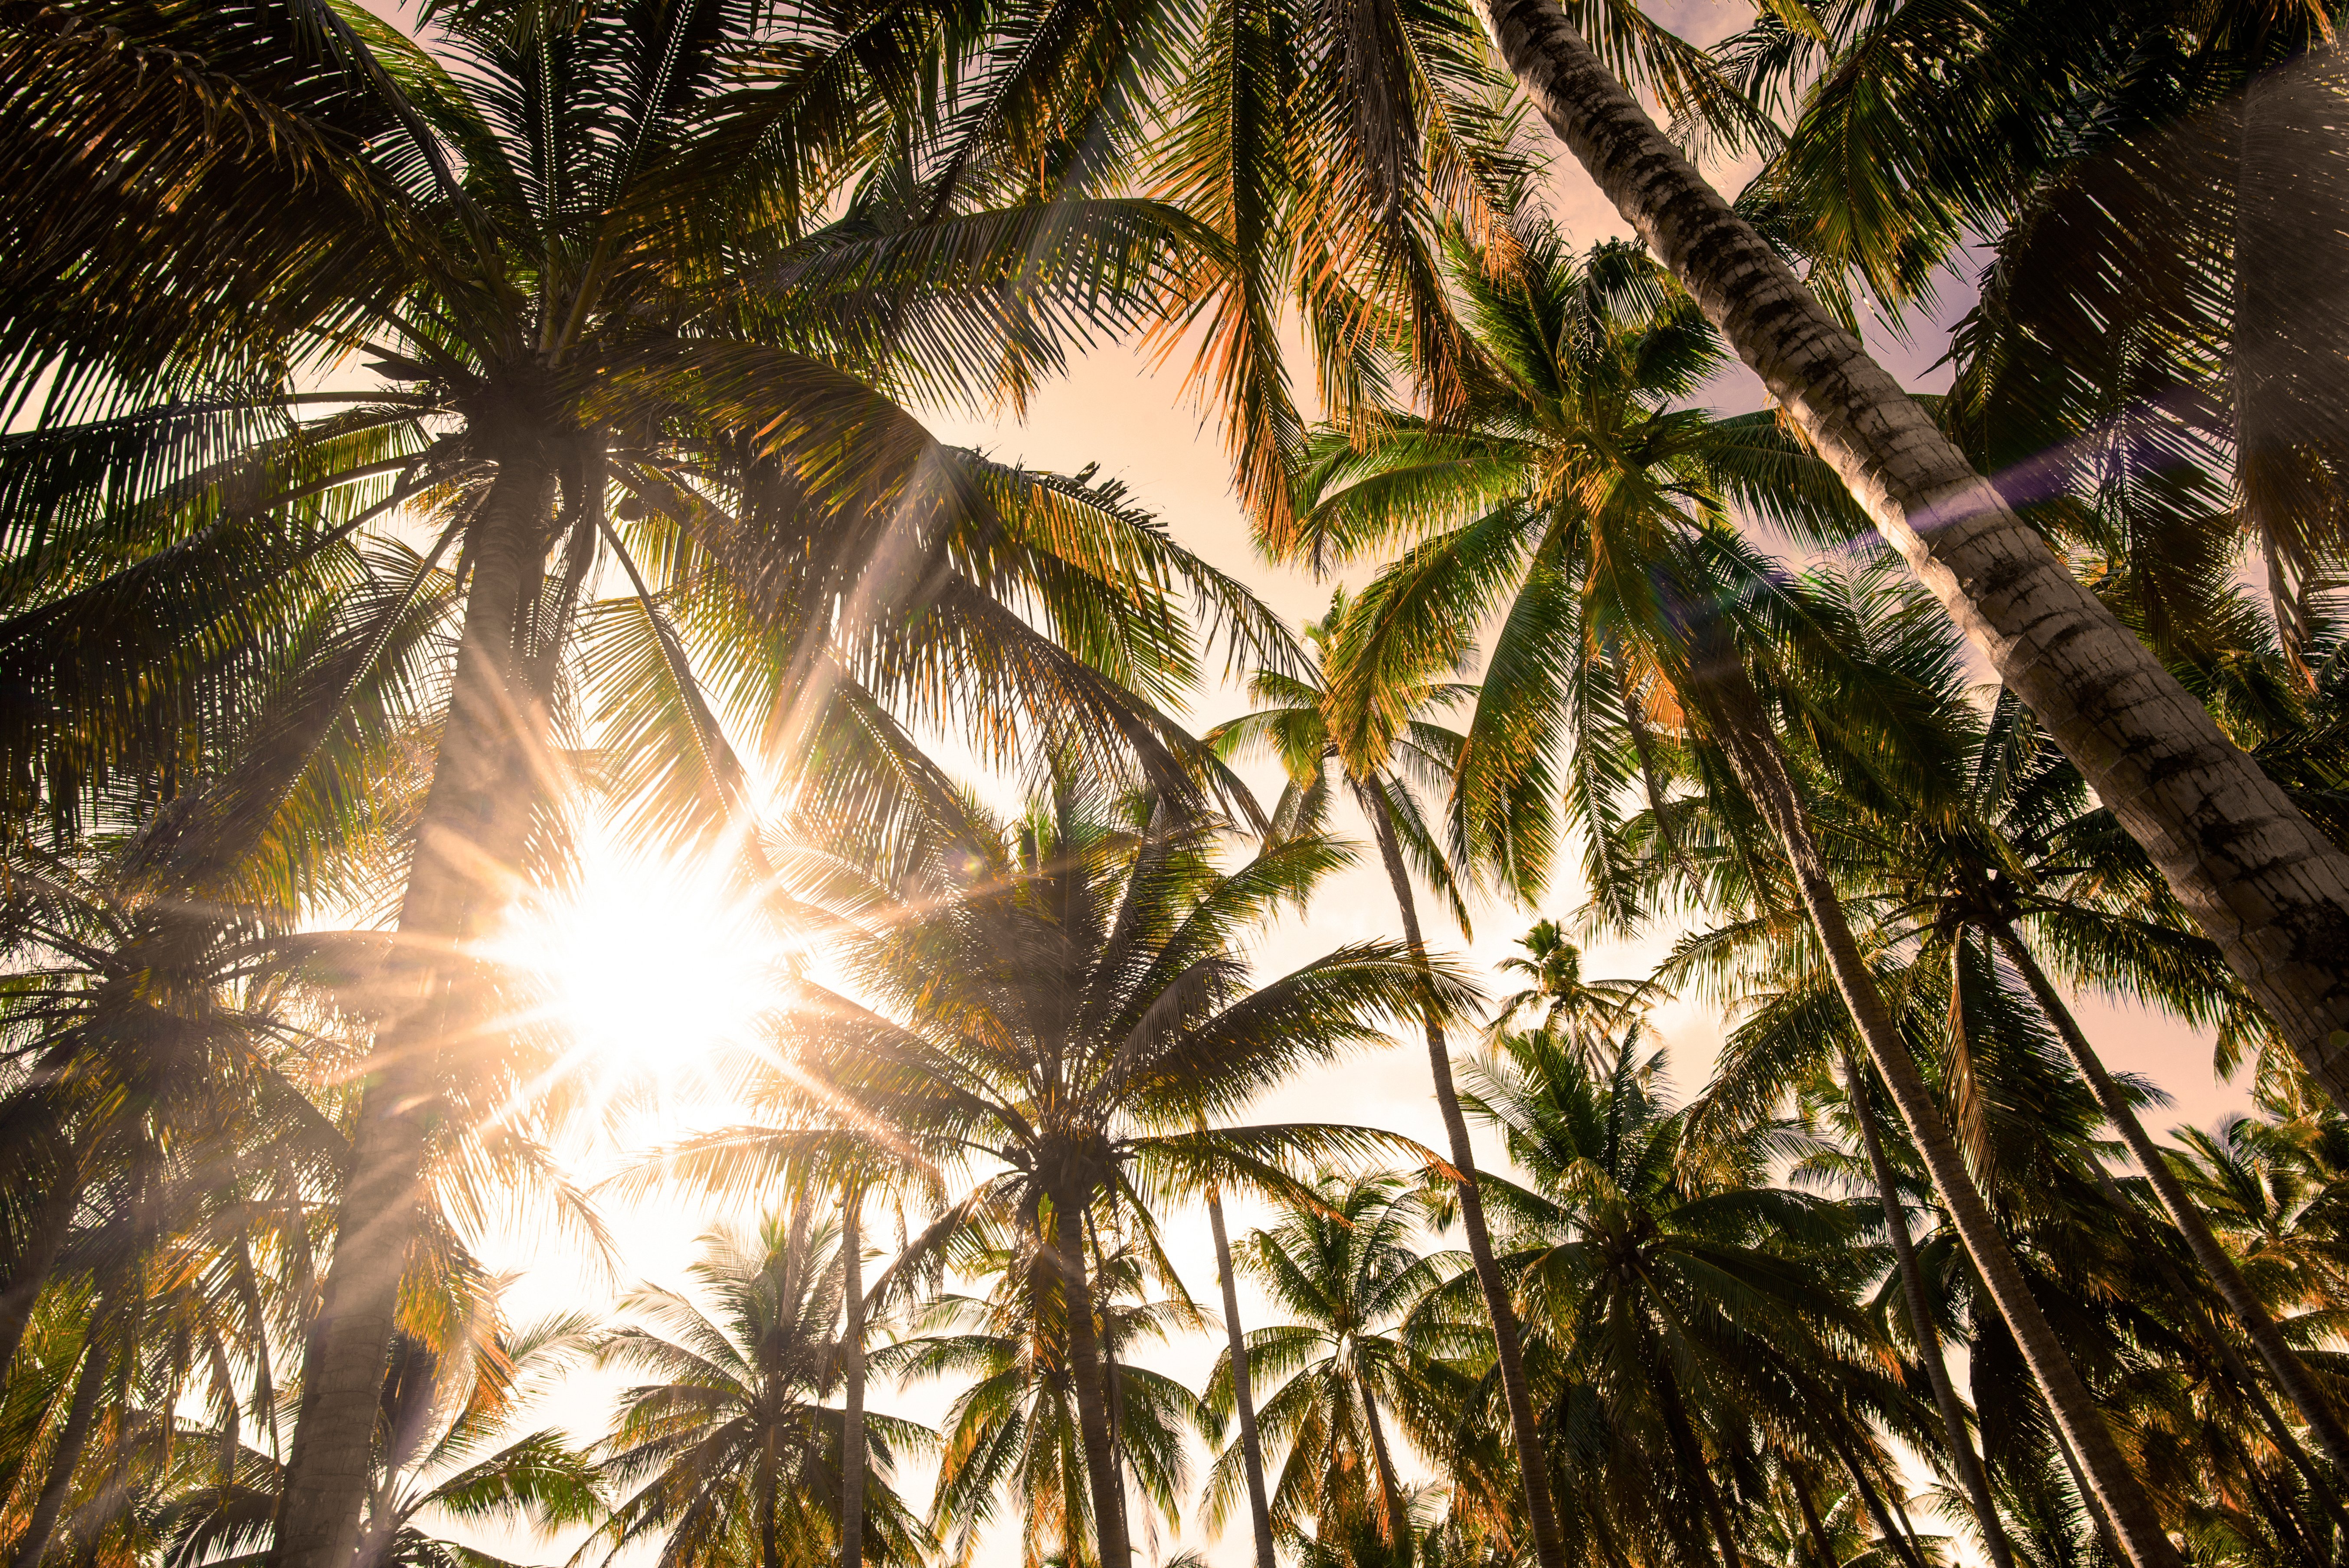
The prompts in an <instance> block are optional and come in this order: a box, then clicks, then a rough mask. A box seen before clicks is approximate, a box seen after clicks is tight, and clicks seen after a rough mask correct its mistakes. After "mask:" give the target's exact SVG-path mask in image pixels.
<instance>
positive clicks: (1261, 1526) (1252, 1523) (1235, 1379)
mask: <svg viewBox="0 0 2349 1568" xmlns="http://www.w3.org/2000/svg"><path fill="white" fill-rule="evenodd" d="M1207 1226H1208V1229H1210V1230H1211V1231H1213V1232H1214V1233H1215V1237H1216V1277H1217V1279H1218V1281H1219V1282H1220V1283H1221V1284H1222V1286H1223V1292H1224V1335H1225V1337H1226V1341H1227V1342H1228V1343H1229V1345H1230V1346H1231V1357H1232V1405H1233V1408H1235V1409H1236V1410H1237V1412H1238V1414H1239V1425H1240V1469H1241V1470H1244V1471H1245V1472H1247V1494H1248V1528H1249V1531H1250V1532H1251V1533H1252V1534H1253V1536H1254V1538H1255V1542H1256V1568H1274V1563H1273V1557H1272V1506H1271V1503H1270V1501H1268V1499H1267V1498H1266V1496H1265V1491H1264V1444H1263V1442H1262V1441H1261V1440H1260V1439H1258V1438H1257V1430H1256V1393H1255V1390H1254V1389H1253V1388H1252V1387H1250V1386H1249V1382H1248V1365H1247V1337H1246V1336H1244V1335H1242V1334H1241V1333H1240V1292H1239V1282H1238V1281H1237V1279H1236V1278H1235V1277H1234V1276H1233V1274H1232V1243H1231V1242H1230V1240H1229V1238H1227V1237H1226V1235H1225V1233H1224V1200H1223V1197H1222V1195H1221V1194H1220V1193H1218V1192H1217V1191H1216V1189H1214V1188H1213V1187H1210V1188H1208V1189H1207Z"/></svg>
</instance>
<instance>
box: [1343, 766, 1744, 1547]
mask: <svg viewBox="0 0 2349 1568" xmlns="http://www.w3.org/2000/svg"><path fill="white" fill-rule="evenodd" d="M1357 795H1358V796H1359V798H1360V799H1361V803H1362V809H1363V810H1364V812H1365V814H1367V815H1368V816H1369V818H1370V819H1371V834H1372V836H1373V837H1375V838H1376V839H1377V840H1378V845H1379V857H1380V859H1381V861H1384V862H1385V864H1386V869H1387V881H1388V882H1390V883H1392V886H1393V888H1394V895H1395V904H1396V907H1397V908H1398V909H1399V910H1400V911H1401V912H1402V935H1403V940H1404V941H1405V942H1406V943H1408V944H1410V945H1411V950H1412V952H1413V954H1418V955H1420V956H1421V957H1422V958H1423V959H1424V957H1425V955H1426V953H1427V944H1425V943H1424V942H1423V941H1422V940H1421V939H1420V934H1419V906H1418V904H1417V903H1416V902H1415V901H1414V900H1413V897H1412V892H1411V872H1410V871H1409V870H1408V869H1407V868H1405V866H1404V865H1403V863H1402V848H1401V846H1399V845H1398V844H1397V843H1396V841H1395V830H1394V820H1393V819H1392V818H1391V817H1390V816H1388V814H1387V809H1386V800H1385V799H1384V797H1382V796H1381V795H1380V794H1379V793H1378V791H1377V789H1375V788H1362V789H1358V790H1357ZM1427 1068H1428V1072H1429V1075H1430V1076H1431V1077H1433V1078H1434V1080H1435V1104H1436V1108H1437V1109H1439V1110H1441V1111H1442V1112H1443V1115H1444V1138H1445V1140H1446V1141H1447V1143H1448V1145H1449V1152H1450V1154H1451V1156H1452V1167H1453V1169H1454V1170H1455V1171H1458V1172H1459V1173H1460V1181H1459V1191H1460V1226H1461V1229H1462V1230H1464V1231H1465V1232H1466V1233H1467V1234H1468V1256H1469V1259H1470V1261H1471V1262H1473V1263H1474V1264H1475V1268H1476V1284H1477V1285H1478V1287H1479V1288H1480V1289H1482V1290H1483V1292H1484V1295H1485V1315H1486V1316H1487V1317H1489V1318H1490V1319H1491V1320H1492V1324H1493V1361H1494V1365H1495V1368H1496V1369H1497V1370H1498V1371H1499V1373H1500V1375H1501V1398H1502V1400H1503V1401H1504V1403H1506V1406H1507V1407H1508V1411H1509V1437H1510V1439H1511V1440H1512V1441H1513V1442H1514V1443H1515V1445H1516V1450H1517V1474H1518V1478H1519V1483H1520V1484H1521V1485H1522V1486H1524V1488H1525V1491H1526V1519H1527V1522H1529V1523H1530V1524H1531V1525H1532V1527H1533V1537H1534V1557H1535V1560H1536V1561H1537V1563H1538V1564H1539V1568H1566V1542H1565V1540H1564V1538H1563V1537H1562V1536H1561V1535H1560V1534H1559V1532H1558V1528H1557V1504H1556V1503H1555V1502H1553V1501H1551V1497H1550V1485H1549V1467H1548V1464H1547V1460H1546V1457H1545V1455H1544V1453H1543V1451H1542V1442H1541V1428H1540V1426H1539V1424H1538V1423H1537V1422H1536V1421H1535V1419H1534V1402H1533V1396H1532V1394H1531V1392H1530V1391H1529V1390H1528V1389H1527V1388H1526V1358H1525V1346H1524V1337H1523V1334H1522V1331H1521V1330H1520V1329H1519V1327H1518V1326H1517V1313H1516V1307H1515V1306H1513V1305H1511V1304H1510V1301H1509V1292H1508V1287H1507V1285H1506V1284H1504V1283H1503V1281H1502V1279H1501V1265H1500V1264H1499V1263H1498V1262H1497V1261H1496V1260H1495V1258H1494V1256H1493V1238H1492V1233H1491V1232H1490V1231H1488V1230H1487V1229H1486V1228H1485V1200H1484V1198H1483V1196H1482V1195H1481V1194H1480V1193H1479V1192H1478V1191H1477V1189H1476V1153H1475V1150H1474V1149H1473V1148H1471V1147H1470V1145H1469V1142H1468V1119H1467V1118H1466V1117H1464V1116H1463V1115H1462V1114H1461V1113H1460V1095H1459V1092H1458V1091H1457V1090H1456V1089H1454V1088H1453V1084H1452V1056H1451V1053H1450V1051H1449V1050H1447V1049H1446V1048H1445V1047H1444V1026H1443V1025H1441V1024H1439V1023H1437V1022H1436V1017H1435V1008H1434V1006H1433V1004H1432V1003H1431V1005H1430V1006H1429V1007H1428V1010H1427ZM1733 1568H1734V1565H1733Z"/></svg>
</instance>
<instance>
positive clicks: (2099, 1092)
mask: <svg viewBox="0 0 2349 1568" xmlns="http://www.w3.org/2000/svg"><path fill="white" fill-rule="evenodd" d="M1991 937H1992V940H1993V941H1995V942H1996V943H1997V944H1998V947H1999V951H2000V952H2001V953H2003V954H2005V955H2006V959H2007V962H2008V963H2010V964H2012V965H2014V967H2015V968H2016V970H2017V971H2019V972H2020V973H2021V974H2022V975H2023V984H2024V985H2028V986H2030V987H2031V995H2032V996H2033V998H2034V999H2036V1000H2037V1002H2038V1003H2039V1010H2040V1011H2041V1012H2042V1013H2044V1014H2045V1015H2046V1016H2047V1021H2048V1022H2049V1023H2051V1024H2053V1025H2054V1026H2055V1033H2056V1035H2057V1037H2060V1038H2061V1039H2062V1040H2063V1042H2064V1049H2065V1050H2067V1051H2069V1052H2071V1054H2072V1061H2073V1063H2074V1065H2075V1066H2076V1067H2078V1068H2079V1069H2080V1076H2081V1077H2083V1078H2086V1079H2087V1080H2088V1087H2089V1088H2092V1089H2094V1090H2095V1095H2096V1103H2097V1104H2098V1105H2100V1106H2102V1107H2103V1108H2104V1112H2105V1115H2106V1116H2107V1117H2109V1118H2110V1119H2111V1120H2112V1124H2113V1125H2114V1126H2115V1127H2116V1128H2118V1129H2120V1134H2121V1138H2122V1140H2124V1141H2126V1142H2127V1144H2128V1146H2129V1152H2130V1153H2131V1154H2133V1155H2135V1156H2137V1164H2138V1166H2139V1167H2140V1168H2142V1169H2143V1170H2144V1171H2145V1176H2146V1180H2147V1181H2150V1182H2151V1183H2153V1190H2154V1192H2155V1194H2156V1195H2157V1196H2158V1197H2159V1198H2160V1199H2161V1206H2162V1207H2163V1208H2164V1209H2166V1210H2168V1212H2169V1218H2170V1222H2172V1223H2173V1224H2175V1225H2176V1226H2177V1227H2178V1234H2179V1235H2181V1236H2184V1237H2185V1238H2186V1250H2187V1251H2189V1252H2190V1253H2193V1254H2194V1261H2195V1263H2197V1264H2199V1265H2200V1266H2201V1269H2202V1272H2203V1273H2204V1274H2208V1275H2209V1279H2210V1283H2211V1284H2215V1285H2217V1286H2218V1287H2219V1295H2220V1299H2221V1300H2223V1301H2225V1302H2226V1304H2227V1309H2228V1310H2229V1311H2230V1312H2232V1313H2233V1314H2234V1315H2235V1316H2236V1318H2237V1319H2238V1320H2239V1321H2240V1323H2241V1324H2242V1326H2243V1332H2244V1333H2245V1334H2246V1335H2248V1336H2250V1338H2251V1345H2252V1347H2253V1348H2254V1349H2256V1350H2258V1351H2259V1353H2260V1359H2261V1360H2262V1361H2264V1362H2266V1363H2267V1367H2268V1370H2269V1371H2270V1372H2271V1374H2273V1375H2274V1377H2275V1380H2276V1386H2277V1387H2280V1388H2282V1390H2283V1392H2284V1397H2285V1398H2288V1399H2290V1400H2291V1401H2292V1408H2295V1409H2297V1410H2298V1411H2299V1412H2300V1418H2301V1419H2302V1420H2303V1421H2305V1422H2307V1423H2308V1429H2309V1431H2310V1433H2311V1434H2312V1435H2313V1436H2314V1437H2315V1439H2316V1446H2317V1447H2318V1448H2320V1449H2323V1450H2324V1457H2325V1458H2326V1459H2328V1460H2332V1461H2333V1470H2334V1471H2335V1473H2337V1474H2339V1475H2342V1476H2344V1477H2349V1431H2344V1429H2343V1428H2342V1425H2341V1418H2340V1416H2339V1415H2338V1414H2337V1413H2336V1412H2335V1411H2334V1410H2333V1402H2332V1401H2331V1400H2330V1399H2327V1398H2325V1397H2324V1391H2323V1389H2322V1388H2320V1387H2317V1386H2316V1379H2315V1378H2314V1377H2311V1376H2310V1375H2309V1371H2308V1367H2307V1364H2306V1363H2305V1362H2303V1361H2302V1360H2301V1358H2300V1357H2299V1356H2298V1354H2296V1353H2295V1352H2294V1351H2293V1350H2292V1346H2291V1345H2290V1344H2289V1343H2288V1342H2287V1341H2286V1340H2285V1339H2284V1336H2283V1329H2282V1326H2279V1325H2278V1324H2277V1322H2276V1320H2275V1319H2274V1318H2273V1317H2272V1316H2271V1315H2269V1313H2268V1309H2267V1307H2266V1305H2264V1304H2263V1303H2261V1300H2260V1298H2259V1297H2258V1296H2257V1295H2253V1294H2252V1292H2251V1282H2250V1281H2248V1280H2246V1279H2244V1278H2243V1274H2242V1271H2241V1270H2240V1269H2238V1268H2237V1267H2236V1266H2235V1260H2234V1259H2232V1258H2230V1257H2229V1256H2228V1255H2227V1249H2226V1248H2224V1247H2222V1246H2220V1244H2219V1238H2218V1237H2217V1236H2215V1235H2213V1234H2212V1233H2211V1232H2210V1222H2209V1219H2207V1218H2206V1217H2205V1216H2204V1215H2203V1212H2202V1209H2201V1206H2200V1205H2199V1204H2198V1203H2196V1202H2194V1199H2193V1197H2192V1196H2191V1195H2190V1194H2189V1193H2188V1191H2186V1188H2185V1187H2184V1185H2183V1184H2182V1183H2180V1182H2179V1181H2178V1173H2177V1172H2176V1171H2173V1170H2171V1169H2170V1166H2169V1161H2168V1160H2167V1159H2165V1158H2164V1157H2163V1155H2162V1152H2161V1150H2159V1149H2158V1148H2156V1147H2155V1145H2154V1141H2153V1140H2152V1139H2151V1138H2150V1137H2148V1136H2147V1133H2146V1130H2145V1123H2143V1122H2142V1121H2139V1120H2138V1119H2137V1111H2136V1109H2134V1108H2132V1107H2131V1106H2130V1104H2129V1102H2128V1098H2127V1096H2126V1095H2124V1094H2122V1093H2121V1088H2120V1085H2118V1084H2117V1083H2115V1082H2114V1081H2113V1075H2112V1074H2110V1073H2108V1072H2106V1070H2105V1064H2104V1061H2103V1059H2102V1058H2101V1057H2098V1056H2097V1055H2096V1053H2095V1048H2094V1047H2091V1046H2090V1045H2089V1044H2088V1037H2087V1036H2086V1035H2085V1033H2083V1032H2082V1030H2081V1028H2080V1024H2079V1020H2078V1019H2076V1018H2075V1017H2073V1016H2072V1009H2071V1008H2069V1007H2067V1006H2064V998H2063V997H2062V996H2060V995H2056V992H2055V987H2054V985H2051V984H2050V983H2049V982H2048V979H2047V975H2046V972H2045V971H2044V970H2042V969H2041V968H2040V967H2039V961H2038V960H2037V959H2035V958H2033V956H2032V954H2031V949H2030V948H2028V947H2026V946H2024V945H2023V941H2022V939H2021V938H2020V937H2018V936H2016V935H2015V934H2014V931H2013V927H2011V926H2007V925H1997V926H1993V927H1992V930H1991Z"/></svg>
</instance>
